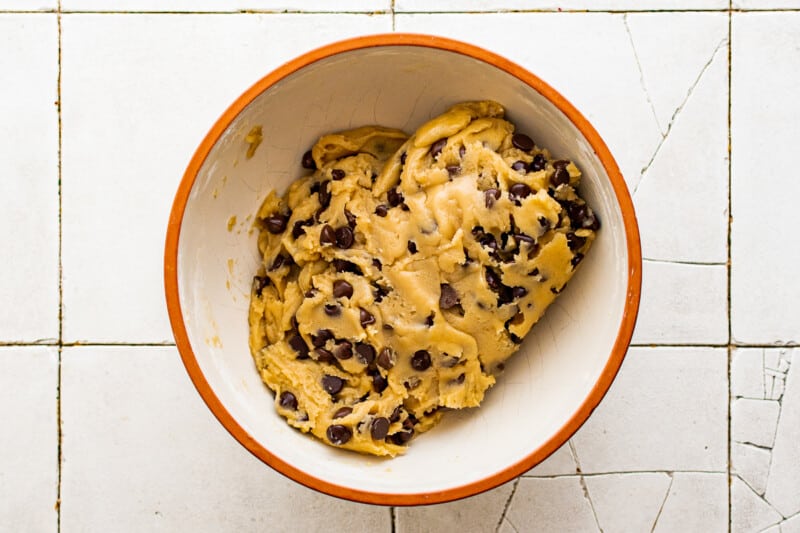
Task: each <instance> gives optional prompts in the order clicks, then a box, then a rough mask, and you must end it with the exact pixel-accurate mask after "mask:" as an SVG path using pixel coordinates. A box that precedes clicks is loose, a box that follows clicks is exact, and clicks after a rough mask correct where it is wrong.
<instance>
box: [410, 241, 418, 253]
mask: <svg viewBox="0 0 800 533" xmlns="http://www.w3.org/2000/svg"><path fill="white" fill-rule="evenodd" d="M408 251H409V252H410V253H412V254H415V253H417V243H415V242H414V241H408Z"/></svg>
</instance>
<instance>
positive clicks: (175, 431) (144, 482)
mask: <svg viewBox="0 0 800 533" xmlns="http://www.w3.org/2000/svg"><path fill="white" fill-rule="evenodd" d="M62 361H63V364H62V387H61V402H62V404H61V405H62V417H63V426H62V427H63V444H62V452H63V469H62V479H61V487H62V489H61V490H62V503H61V531H62V532H64V533H72V532H78V531H118V532H126V531H131V532H137V531H196V532H204V531H209V532H211V531H213V532H228V531H229V532H234V531H265V530H270V531H331V528H332V527H334V529H340V530H342V531H348V530H350V531H355V530H361V531H376V532H381V531H384V532H386V533H388V532H389V531H390V528H391V524H390V513H389V509H387V508H383V507H377V506H368V505H361V504H354V503H350V502H345V501H342V500H338V499H336V498H332V497H329V496H325V495H322V494H319V493H317V492H314V491H312V490H310V489H306V488H305V487H302V486H301V485H299V484H296V483H294V482H293V481H290V480H288V479H287V478H285V477H283V476H281V475H279V474H277V473H276V472H274V471H272V470H271V469H270V468H269V467H267V466H266V465H264V464H262V463H261V462H260V461H258V460H257V459H256V458H255V457H253V456H252V455H250V453H249V452H247V451H246V450H245V449H244V448H243V447H242V446H240V445H239V444H238V443H237V442H236V441H235V440H234V439H233V438H232V437H231V436H230V435H228V433H227V432H226V431H225V430H224V429H223V427H222V426H221V425H220V424H219V423H218V422H217V420H216V419H215V418H214V417H213V415H212V414H211V412H210V411H209V410H208V409H207V408H206V406H205V405H204V404H203V402H202V401H201V399H200V396H199V395H198V394H197V392H196V391H195V390H194V387H193V386H192V384H191V382H190V381H189V378H188V376H187V374H186V372H185V370H184V369H183V366H182V365H181V362H180V359H179V357H178V354H177V351H176V350H175V349H174V348H167V347H165V348H152V347H151V348H146V347H140V348H133V347H82V348H67V349H65V351H64V353H63V356H62ZM334 525H335V526H334Z"/></svg>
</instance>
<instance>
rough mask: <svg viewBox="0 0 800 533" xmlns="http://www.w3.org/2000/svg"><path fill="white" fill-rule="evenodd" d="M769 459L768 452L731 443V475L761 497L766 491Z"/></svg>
mask: <svg viewBox="0 0 800 533" xmlns="http://www.w3.org/2000/svg"><path fill="white" fill-rule="evenodd" d="M771 457H772V455H771V454H770V451H769V450H765V449H763V448H757V447H755V446H752V445H750V444H741V443H738V442H733V443H731V474H738V475H739V477H740V478H742V480H743V481H744V482H745V483H747V484H748V485H750V487H752V488H753V490H754V491H755V492H756V493H757V494H758V495H763V494H764V491H765V490H767V477H768V476H769V463H770V459H771Z"/></svg>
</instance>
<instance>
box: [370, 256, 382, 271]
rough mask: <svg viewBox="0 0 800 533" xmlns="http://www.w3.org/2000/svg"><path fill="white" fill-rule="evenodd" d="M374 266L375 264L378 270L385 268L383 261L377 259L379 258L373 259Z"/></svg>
mask: <svg viewBox="0 0 800 533" xmlns="http://www.w3.org/2000/svg"><path fill="white" fill-rule="evenodd" d="M372 266H374V267H375V268H377V269H378V270H383V264H382V263H381V260H380V259H377V258H375V259H373V260H372Z"/></svg>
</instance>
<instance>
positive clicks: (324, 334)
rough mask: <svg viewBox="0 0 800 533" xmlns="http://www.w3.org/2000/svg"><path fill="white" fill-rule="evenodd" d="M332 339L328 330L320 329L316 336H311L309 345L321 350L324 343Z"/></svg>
mask: <svg viewBox="0 0 800 533" xmlns="http://www.w3.org/2000/svg"><path fill="white" fill-rule="evenodd" d="M332 338H333V332H332V331H331V330H329V329H321V330H319V331H317V334H316V335H311V344H313V345H314V348H321V347H322V346H325V343H326V342H328V341H329V340H331V339H332Z"/></svg>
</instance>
